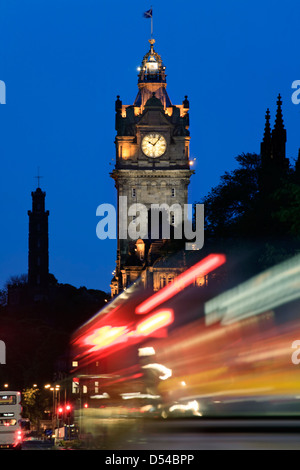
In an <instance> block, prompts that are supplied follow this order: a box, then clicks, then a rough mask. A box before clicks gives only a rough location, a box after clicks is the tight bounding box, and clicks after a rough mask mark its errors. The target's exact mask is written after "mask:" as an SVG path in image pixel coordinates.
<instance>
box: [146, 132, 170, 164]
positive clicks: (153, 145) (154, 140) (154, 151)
mask: <svg viewBox="0 0 300 470" xmlns="http://www.w3.org/2000/svg"><path fill="white" fill-rule="evenodd" d="M166 148H167V142H166V139H165V138H164V136H163V135H161V134H157V133H155V132H153V133H152V134H147V135H145V137H144V138H143V140H142V151H143V152H144V154H145V155H147V157H151V158H157V157H161V156H162V155H163V154H164V153H165V151H166Z"/></svg>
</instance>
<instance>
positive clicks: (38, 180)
mask: <svg viewBox="0 0 300 470" xmlns="http://www.w3.org/2000/svg"><path fill="white" fill-rule="evenodd" d="M35 178H36V179H37V182H38V188H39V187H40V179H41V178H43V177H42V176H41V175H40V167H39V166H38V174H37V176H35Z"/></svg>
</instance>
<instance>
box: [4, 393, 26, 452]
mask: <svg viewBox="0 0 300 470" xmlns="http://www.w3.org/2000/svg"><path fill="white" fill-rule="evenodd" d="M21 413H22V407H21V393H20V392H10V391H0V448H1V449H8V448H13V449H21V446H22V429H21Z"/></svg>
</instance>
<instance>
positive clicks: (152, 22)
mask: <svg viewBox="0 0 300 470" xmlns="http://www.w3.org/2000/svg"><path fill="white" fill-rule="evenodd" d="M152 36H153V8H152V5H151V39H152Z"/></svg>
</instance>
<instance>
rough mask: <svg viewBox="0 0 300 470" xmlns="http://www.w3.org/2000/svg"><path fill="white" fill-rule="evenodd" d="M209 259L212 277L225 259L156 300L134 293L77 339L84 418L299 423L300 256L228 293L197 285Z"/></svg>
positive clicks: (189, 273)
mask: <svg viewBox="0 0 300 470" xmlns="http://www.w3.org/2000/svg"><path fill="white" fill-rule="evenodd" d="M207 259H209V260H214V261H216V263H215V265H212V266H211V268H210V269H209V270H208V271H209V272H210V274H211V275H212V276H215V273H216V272H218V271H217V270H218V269H219V266H221V265H223V264H225V259H224V257H223V258H222V256H220V255H211V257H208V258H205V259H204V260H202V262H200V263H197V264H195V266H192V267H190V268H188V269H187V270H186V271H185V272H184V273H183V274H182V275H180V276H178V278H176V279H175V281H174V282H173V284H172V285H168V286H166V287H164V288H162V289H161V290H160V291H158V292H156V293H149V292H146V291H145V290H143V289H139V288H138V287H137V286H132V287H131V288H129V289H128V290H127V291H126V292H125V293H123V294H121V296H119V297H118V298H117V299H116V300H114V301H112V302H111V304H110V305H109V306H108V307H107V310H104V311H102V312H100V313H99V314H98V315H96V316H95V317H94V318H93V319H91V320H90V322H88V323H87V324H85V325H83V327H82V328H80V329H79V330H78V331H77V332H76V333H75V334H74V337H73V340H72V345H73V355H74V358H75V360H76V361H78V364H79V367H78V368H77V369H76V370H74V374H76V377H78V381H80V383H81V384H84V387H85V392H86V393H87V395H86V396H88V397H89V400H90V405H89V408H88V411H87V413H89V414H90V415H91V416H93V417H95V416H96V414H101V413H102V415H103V416H104V415H106V416H112V415H113V414H116V415H117V416H119V415H120V414H121V415H122V416H125V415H126V414H127V415H128V414H130V413H132V414H134V415H135V416H141V415H142V416H153V417H162V418H169V417H172V416H174V417H178V416H185V417H187V416H191V417H197V418H203V417H277V418H278V417H280V416H282V417H287V416H288V417H297V416H299V415H300V364H299V366H298V367H297V360H293V358H294V359H295V358H296V359H297V357H298V356H297V349H296V347H297V346H298V350H299V358H300V256H295V257H294V258H292V259H290V260H287V261H285V262H283V263H280V264H278V265H276V266H274V267H272V268H270V269H268V270H266V271H264V272H262V273H260V274H258V275H255V276H252V277H250V278H249V279H248V280H246V281H244V282H240V283H236V282H235V284H234V286H231V287H230V288H228V285H227V286H226V284H225V283H223V281H222V277H221V279H220V282H219V287H216V283H215V282H211V283H208V286H203V285H199V284H198V283H197V282H195V281H196V280H197V279H199V275H203V276H205V275H206V274H207V272H208V271H207V269H206V268H207V264H206V263H207ZM197 267H200V270H198V271H197V269H196V268H197ZM240 268H241V267H240V266H237V271H236V272H235V270H234V269H233V268H232V266H231V267H230V268H229V271H228V273H227V275H228V276H229V277H231V278H235V279H236V278H237V277H238V276H239V271H238V270H239V269H240ZM197 276H198V277H197ZM222 283H223V288H220V285H222ZM210 286H211V287H210ZM224 286H226V287H225V288H224ZM297 341H299V342H298V343H297ZM298 363H300V359H299V361H298ZM81 390H82V389H81ZM113 410H117V411H113Z"/></svg>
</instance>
